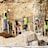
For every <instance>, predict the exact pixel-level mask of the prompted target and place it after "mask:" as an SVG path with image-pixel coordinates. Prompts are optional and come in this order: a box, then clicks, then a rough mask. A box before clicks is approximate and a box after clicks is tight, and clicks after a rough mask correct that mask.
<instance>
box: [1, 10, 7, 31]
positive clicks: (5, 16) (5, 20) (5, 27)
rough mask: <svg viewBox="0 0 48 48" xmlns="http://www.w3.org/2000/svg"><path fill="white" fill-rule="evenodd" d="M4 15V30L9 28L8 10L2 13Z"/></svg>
mask: <svg viewBox="0 0 48 48" xmlns="http://www.w3.org/2000/svg"><path fill="white" fill-rule="evenodd" d="M2 17H3V28H4V30H7V12H6V11H5V12H4V13H3V14H2Z"/></svg>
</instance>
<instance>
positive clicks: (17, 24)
mask: <svg viewBox="0 0 48 48" xmlns="http://www.w3.org/2000/svg"><path fill="white" fill-rule="evenodd" d="M15 29H16V35H18V33H19V34H21V31H20V25H19V23H18V21H17V20H15Z"/></svg>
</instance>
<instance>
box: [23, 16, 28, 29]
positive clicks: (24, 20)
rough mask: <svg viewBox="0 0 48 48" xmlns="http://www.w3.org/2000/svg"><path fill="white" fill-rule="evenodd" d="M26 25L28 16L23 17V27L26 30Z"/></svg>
mask: <svg viewBox="0 0 48 48" xmlns="http://www.w3.org/2000/svg"><path fill="white" fill-rule="evenodd" d="M27 27H28V18H27V17H25V16H24V18H23V29H24V30H27Z"/></svg>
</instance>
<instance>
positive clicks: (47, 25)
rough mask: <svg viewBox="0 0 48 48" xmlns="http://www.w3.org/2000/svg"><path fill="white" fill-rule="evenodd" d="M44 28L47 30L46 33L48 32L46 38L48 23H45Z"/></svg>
mask: <svg viewBox="0 0 48 48" xmlns="http://www.w3.org/2000/svg"><path fill="white" fill-rule="evenodd" d="M44 28H45V31H46V36H48V21H45V22H44Z"/></svg>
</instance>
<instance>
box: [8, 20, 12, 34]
mask: <svg viewBox="0 0 48 48" xmlns="http://www.w3.org/2000/svg"><path fill="white" fill-rule="evenodd" d="M8 25H9V34H10V35H12V22H11V21H10V20H9V21H8Z"/></svg>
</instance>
